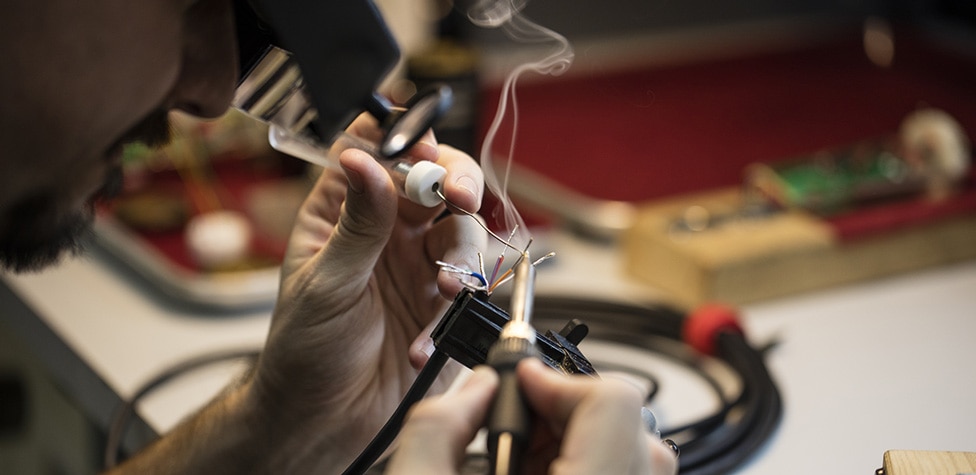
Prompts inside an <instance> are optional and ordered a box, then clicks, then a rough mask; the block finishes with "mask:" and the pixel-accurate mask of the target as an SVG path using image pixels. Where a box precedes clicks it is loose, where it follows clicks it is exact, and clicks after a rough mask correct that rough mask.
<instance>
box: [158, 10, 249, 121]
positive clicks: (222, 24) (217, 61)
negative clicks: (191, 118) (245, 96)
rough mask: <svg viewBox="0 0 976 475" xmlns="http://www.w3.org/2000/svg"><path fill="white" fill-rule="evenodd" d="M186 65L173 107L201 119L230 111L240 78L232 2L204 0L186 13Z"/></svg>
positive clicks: (176, 87) (177, 84) (179, 81)
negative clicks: (228, 109)
mask: <svg viewBox="0 0 976 475" xmlns="http://www.w3.org/2000/svg"><path fill="white" fill-rule="evenodd" d="M185 15H186V18H185V25H184V26H185V28H186V29H185V30H184V34H183V62H182V65H181V70H180V76H179V79H178V81H177V83H176V86H175V87H174V89H173V93H172V104H173V107H175V108H177V109H180V110H183V111H185V112H187V113H189V114H193V115H196V116H200V117H206V118H213V117H218V116H220V115H222V114H224V112H226V111H227V107H228V106H229V105H230V101H231V99H232V98H233V95H234V88H235V86H236V83H237V77H238V64H237V41H236V38H235V34H234V31H235V29H234V15H233V10H232V6H231V2H230V0H201V1H199V2H197V3H196V4H194V5H193V6H192V7H190V9H189V10H187V12H186V14H185Z"/></svg>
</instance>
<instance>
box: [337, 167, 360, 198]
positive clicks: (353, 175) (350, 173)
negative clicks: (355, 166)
mask: <svg viewBox="0 0 976 475" xmlns="http://www.w3.org/2000/svg"><path fill="white" fill-rule="evenodd" d="M342 170H343V171H344V172H345V173H346V181H347V182H348V183H349V189H351V190H352V191H354V192H356V193H362V192H363V189H364V188H365V184H364V181H363V177H362V175H360V174H359V172H357V171H355V170H352V169H349V168H346V167H342Z"/></svg>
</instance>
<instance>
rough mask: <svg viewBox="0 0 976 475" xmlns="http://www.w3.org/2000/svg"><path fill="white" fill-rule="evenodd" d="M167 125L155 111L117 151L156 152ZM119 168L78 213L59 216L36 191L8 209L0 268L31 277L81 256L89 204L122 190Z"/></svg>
mask: <svg viewBox="0 0 976 475" xmlns="http://www.w3.org/2000/svg"><path fill="white" fill-rule="evenodd" d="M169 138H170V125H169V120H168V117H167V114H166V112H165V111H157V112H154V113H153V114H150V115H149V116H147V117H146V118H145V119H144V120H143V121H141V122H140V123H139V124H137V125H136V126H135V127H133V128H132V129H131V130H130V131H129V132H127V133H126V134H125V135H124V136H123V137H122V138H121V139H120V140H119V141H118V142H117V144H116V145H117V146H122V145H124V144H127V143H132V142H143V143H145V144H146V145H148V146H151V147H153V146H160V145H163V144H165V143H166V142H168V141H169ZM122 181H123V175H122V168H121V167H118V166H117V167H111V168H110V169H109V171H108V173H107V174H106V177H105V181H104V183H103V185H102V186H101V188H99V190H98V191H97V192H96V194H95V195H94V196H93V197H92V199H90V200H88V201H87V202H85V203H84V204H83V205H82V206H81V207H80V209H78V208H72V209H70V210H65V209H63V208H62V207H61V206H63V204H62V203H60V202H59V201H58V200H57V197H58V196H59V195H58V194H57V193H56V192H50V191H48V190H44V191H39V192H37V193H36V194H34V195H31V196H29V197H27V198H25V199H22V200H20V201H18V202H16V203H13V204H12V205H11V206H10V207H9V208H8V210H7V211H6V212H5V213H4V215H2V216H0V268H6V269H10V270H13V271H15V272H24V271H35V270H39V269H41V268H43V267H46V266H48V265H50V264H54V263H56V262H58V260H59V259H60V258H61V256H62V255H64V254H65V253H70V254H72V255H77V254H79V253H80V252H81V251H83V250H84V243H85V242H86V239H85V237H86V236H87V235H89V234H91V229H92V224H93V223H94V220H95V202H96V201H98V200H102V199H108V198H111V197H113V196H115V195H117V194H118V193H119V192H120V191H121V190H122Z"/></svg>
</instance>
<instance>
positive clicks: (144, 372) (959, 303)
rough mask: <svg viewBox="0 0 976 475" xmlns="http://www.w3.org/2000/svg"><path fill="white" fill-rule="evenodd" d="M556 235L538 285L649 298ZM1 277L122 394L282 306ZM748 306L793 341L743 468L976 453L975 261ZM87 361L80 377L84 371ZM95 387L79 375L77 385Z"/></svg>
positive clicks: (785, 343)
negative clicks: (773, 405)
mask: <svg viewBox="0 0 976 475" xmlns="http://www.w3.org/2000/svg"><path fill="white" fill-rule="evenodd" d="M543 242H545V245H546V246H548V247H550V248H552V249H555V250H557V251H559V253H560V254H559V258H558V260H554V262H552V263H551V264H548V265H547V267H546V268H545V269H543V270H541V271H540V272H539V275H538V280H537V282H538V285H537V290H538V291H539V292H540V293H564V292H565V293H575V294H579V293H584V294H596V295H602V296H621V297H632V296H634V295H636V294H637V293H643V294H644V295H645V296H646V295H647V293H646V291H645V290H644V289H643V288H642V287H640V286H637V285H635V284H633V283H631V282H628V281H627V280H626V279H625V278H624V277H622V276H621V274H620V272H619V270H618V268H619V265H618V264H619V263H618V259H617V258H618V256H617V254H616V251H615V250H614V249H613V248H609V247H606V246H601V245H592V244H585V243H582V242H580V241H577V240H575V239H572V238H569V237H567V236H562V235H558V234H557V235H553V236H550V237H549V238H547V239H545V240H544V241H543ZM541 245H542V244H540V245H539V246H541ZM536 247H537V248H539V247H538V246H536ZM3 281H4V282H5V283H6V285H7V286H9V288H10V289H11V290H12V291H13V293H12V294H11V293H9V292H8V293H7V294H6V295H5V296H4V302H0V303H2V304H3V305H4V307H3V308H4V318H6V317H7V314H8V313H9V312H7V304H8V302H7V301H6V300H8V299H10V297H11V296H12V295H15V296H16V298H15V299H14V300H16V299H17V298H19V299H20V300H22V301H23V302H24V303H25V304H26V307H27V308H28V309H29V310H30V312H29V313H30V316H29V317H27V318H36V319H37V320H38V321H40V322H42V323H43V324H44V325H46V327H48V328H49V329H50V330H51V332H52V333H53V334H54V335H55V336H56V337H57V339H59V340H60V341H62V342H63V343H64V344H65V346H66V347H67V349H68V350H69V351H68V352H64V351H63V350H62V351H61V352H60V353H58V352H56V351H55V352H54V353H53V354H52V356H51V357H49V358H47V359H48V364H49V365H52V366H58V365H59V361H60V360H58V359H57V358H62V359H71V358H73V357H74V356H77V358H78V360H79V361H81V362H82V363H83V365H84V366H85V367H87V368H90V370H91V371H93V372H94V375H96V376H98V377H99V378H101V380H102V381H103V382H104V383H105V386H107V387H108V389H110V390H111V392H114V393H115V394H116V395H117V396H121V397H127V396H129V395H131V394H132V393H133V392H134V391H135V390H136V388H138V387H139V386H140V385H141V384H142V383H143V382H144V381H145V380H146V379H147V378H149V377H151V376H153V375H155V374H156V372H157V371H160V370H162V369H164V368H166V367H168V366H170V365H172V364H174V363H176V362H178V361H181V360H183V359H186V358H188V357H190V356H195V355H197V354H201V353H206V352H209V351H213V350H217V349H230V348H242V347H255V348H256V347H258V346H259V345H260V344H261V343H262V341H263V339H264V336H265V334H266V331H267V326H268V317H269V315H270V305H269V306H268V307H263V308H257V309H252V310H246V311H234V312H212V311H206V310H203V309H199V308H192V307H190V306H185V305H180V304H179V303H176V302H173V301H172V300H169V299H166V298H163V297H161V296H159V295H157V294H156V293H155V292H154V290H153V289H152V288H151V287H149V286H148V285H147V284H146V283H145V282H143V281H141V280H139V279H138V278H136V277H135V276H134V275H133V274H131V273H129V272H127V271H125V270H124V269H122V268H120V267H119V266H118V265H117V264H113V263H111V262H108V261H106V260H105V259H103V258H99V257H98V256H97V255H96V257H94V258H91V259H87V260H74V261H70V262H67V263H65V264H64V265H62V266H60V267H58V268H56V269H51V270H48V271H45V272H43V273H40V274H33V275H20V276H10V275H6V276H4V277H3ZM21 313H27V312H21ZM743 313H744V319H745V321H744V324H745V327H746V329H747V330H748V333H749V335H750V338H752V339H753V340H754V341H756V342H762V341H765V340H768V339H771V338H778V339H779V340H780V341H781V344H780V345H779V346H778V347H776V348H775V349H774V350H773V351H772V352H771V353H770V354H769V358H768V364H769V367H770V370H771V372H772V374H773V377H774V378H775V380H776V382H777V383H778V384H779V387H780V390H781V392H782V395H783V400H784V405H785V413H784V417H783V419H782V423H781V425H780V428H779V430H778V431H777V432H776V434H775V435H774V437H773V439H772V440H771V441H770V442H769V443H768V444H767V446H766V448H765V449H764V450H763V452H761V453H760V454H759V455H758V457H756V458H755V459H754V460H753V462H751V463H750V464H749V465H747V466H746V467H744V468H743V469H742V470H741V471H740V472H741V473H745V474H777V475H778V474H783V473H791V474H803V473H852V474H855V473H861V474H866V473H873V470H874V469H875V468H878V467H880V465H881V461H882V455H883V453H884V451H885V450H888V449H931V450H965V451H976V369H974V362H976V262H967V263H962V264H957V265H952V266H947V267H941V268H937V269H931V270H927V271H922V272H917V273H912V274H907V275H902V276H897V277H893V278H887V279H883V280H877V281H872V282H868V283H863V284H859V285H853V286H848V287H843V288H837V289H832V290H826V291H820V292H816V293H808V294H804V295H800V296H796V297H790V298H784V299H780V300H776V301H770V302H765V303H762V304H755V305H749V306H747V307H745V308H744V309H743ZM21 318H22V317H21ZM18 326H19V328H22V329H23V328H27V329H30V328H33V330H30V331H40V330H38V328H43V326H37V325H33V326H32V325H30V324H25V322H21V324H20V325H18ZM31 341H33V340H31ZM38 350H39V351H40V352H41V353H44V352H46V351H49V350H48V349H46V348H39V349H38ZM50 351H53V350H50ZM241 368H242V365H241V364H235V365H223V366H219V367H215V368H212V369H208V370H205V371H202V372H199V373H195V374H194V375H191V376H188V377H186V378H183V379H181V380H179V381H177V382H175V383H174V384H172V385H170V386H167V387H165V388H163V389H162V390H161V391H160V392H159V393H158V394H155V395H153V396H152V397H151V398H149V399H147V400H146V403H145V404H143V405H142V406H141V408H140V413H141V415H142V417H143V419H144V420H145V421H146V422H147V423H148V425H149V426H150V427H151V428H152V429H155V430H156V431H159V432H164V431H166V430H168V429H169V428H171V427H172V426H173V425H174V424H175V423H176V422H177V421H178V420H179V419H180V418H182V417H184V416H185V415H186V414H188V413H191V412H192V411H194V410H195V409H196V408H197V407H199V406H200V405H201V404H203V403H204V402H205V401H206V400H207V399H209V398H210V397H211V396H212V395H213V394H214V393H216V392H217V391H218V390H219V389H220V388H221V387H222V386H223V385H224V384H226V383H227V382H228V381H229V380H230V379H232V378H233V377H235V376H236V375H237V374H238V373H239V372H240V370H241ZM55 370H56V368H55ZM84 371H88V370H87V369H85V368H82V369H74V370H71V371H70V372H71V373H72V375H69V377H76V378H83V377H84V375H83V374H81V373H83V372H84ZM62 372H64V371H63V368H62ZM79 372H81V373H79ZM69 386H71V385H70V384H69ZM87 386H90V385H86V384H76V385H74V387H76V388H77V391H79V392H81V391H85V388H86V387H87ZM94 392H95V393H97V394H95V395H92V394H76V395H75V396H76V397H77V398H78V400H79V401H82V404H83V405H87V406H88V407H87V410H89V411H101V412H105V408H106V407H111V404H114V403H116V402H117V399H114V400H109V401H102V400H97V401H95V400H93V399H92V398H96V397H97V398H101V399H105V391H104V388H103V391H101V393H99V392H98V391H94ZM108 399H112V398H108ZM686 400H687V401H689V402H688V403H687V404H694V403H695V401H697V400H698V399H696V398H694V397H691V398H687V399H686ZM671 404H674V403H671ZM679 404H680V403H679ZM107 417H108V415H106V414H96V415H95V420H99V421H104V420H107ZM665 419H666V416H665ZM665 422H666V421H665Z"/></svg>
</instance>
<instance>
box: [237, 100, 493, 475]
mask: <svg viewBox="0 0 976 475" xmlns="http://www.w3.org/2000/svg"><path fill="white" fill-rule="evenodd" d="M348 132H349V133H352V134H353V135H357V136H360V137H363V138H367V139H370V138H374V136H375V134H376V133H377V130H376V128H375V123H374V122H373V121H372V120H371V119H370V118H368V117H365V116H363V117H360V118H359V119H357V120H356V122H354V124H353V125H352V126H351V127H350V129H349V130H348ZM409 156H410V157H411V158H414V159H422V160H432V161H436V162H437V163H438V164H439V165H441V166H443V167H444V168H446V169H447V172H448V173H447V177H446V179H445V181H444V190H443V192H444V194H445V195H446V197H447V198H448V199H449V200H450V201H451V203H453V204H456V205H458V206H460V207H462V208H464V209H466V210H470V211H474V210H477V208H478V207H479V206H480V203H481V196H482V192H483V175H482V173H481V170H480V168H479V167H478V166H477V164H476V163H475V162H474V160H473V159H472V158H471V157H469V156H468V155H466V154H464V153H462V152H460V151H458V150H456V149H453V148H451V147H448V146H444V145H436V144H435V142H434V138H433V134H428V135H427V136H426V137H425V138H424V139H422V140H421V142H420V143H418V144H417V145H415V146H414V147H413V148H412V149H411V150H410V151H409ZM340 164H341V167H342V171H338V170H329V169H326V170H325V171H324V172H323V174H322V176H321V177H320V178H319V180H318V182H317V183H316V185H315V187H314V189H313V190H312V191H311V192H310V194H309V196H308V198H307V200H306V201H305V203H304V204H303V205H302V207H301V209H300V210H299V212H298V215H297V218H296V224H295V228H294V230H293V232H292V236H291V239H290V241H289V246H288V251H287V253H286V255H285V259H284V262H283V263H282V271H281V284H280V289H279V298H278V302H277V305H276V307H275V311H274V315H273V318H272V322H271V328H270V332H269V335H268V340H267V344H266V347H265V349H264V351H263V353H262V355H261V358H260V360H259V362H258V364H257V366H256V372H255V375H254V377H253V379H252V381H253V382H252V383H251V384H252V385H253V387H254V390H253V393H254V394H255V397H256V398H257V403H256V406H257V407H258V408H259V409H268V410H273V411H276V412H274V413H273V414H271V413H268V411H267V410H265V411H264V413H265V417H268V418H272V419H273V420H271V421H269V424H273V425H274V427H273V430H274V432H275V433H274V434H269V440H273V441H275V443H278V444H282V445H283V446H284V447H286V448H283V449H282V451H281V452H282V455H284V454H285V453H288V454H289V455H287V457H289V459H288V462H289V463H299V462H298V461H299V460H304V461H303V462H301V463H304V465H302V467H303V468H319V469H325V470H326V471H329V469H332V470H335V469H340V470H341V469H342V468H344V467H345V466H346V465H347V464H348V463H349V462H350V461H351V460H352V459H353V458H354V457H355V455H357V454H358V452H359V451H360V450H361V449H362V448H363V447H365V445H366V443H367V442H368V441H369V440H370V439H371V438H372V436H373V435H374V434H375V433H376V432H377V431H378V429H379V428H380V426H381V425H382V424H383V423H384V422H385V421H386V419H387V417H388V416H389V415H390V414H391V413H392V412H393V409H394V408H395V407H396V405H397V404H398V403H399V401H400V399H401V398H402V396H403V394H404V393H405V392H406V390H407V388H408V387H409V386H410V384H411V383H412V382H413V380H414V378H415V377H416V375H417V370H418V369H419V368H421V367H422V366H423V364H424V363H425V362H426V360H427V357H428V356H429V351H430V350H429V349H428V348H432V343H430V338H429V333H430V327H431V326H432V322H433V321H434V320H435V319H436V318H437V317H439V316H440V315H441V314H442V313H443V312H444V310H445V309H446V308H447V305H448V303H449V300H447V298H453V297H454V295H455V294H456V293H457V292H458V291H460V289H461V284H460V283H459V282H458V281H457V279H456V277H454V276H451V275H446V274H444V273H440V272H439V266H437V265H436V264H435V261H436V260H443V261H447V262H451V263H454V264H457V265H459V266H462V267H467V268H476V266H477V265H478V260H477V253H478V251H479V250H481V249H483V248H484V247H485V245H486V242H485V241H486V237H485V233H484V231H483V230H481V228H479V227H478V225H477V223H475V222H474V221H473V220H472V219H471V218H469V217H466V216H458V215H453V216H449V217H447V218H444V219H437V220H436V222H435V218H437V217H438V216H439V215H440V214H441V213H442V212H443V210H444V205H440V206H437V207H434V208H424V207H422V206H420V205H417V204H414V203H411V202H409V201H407V200H406V199H403V198H400V197H399V196H398V193H397V191H396V189H395V188H394V185H393V182H392V181H391V179H390V177H389V174H388V172H387V171H386V169H384V168H383V167H381V166H380V165H379V164H378V163H377V162H376V160H374V159H373V158H371V157H370V156H369V155H367V154H366V153H365V152H362V151H360V150H355V149H348V150H345V151H343V152H342V153H341V155H340ZM449 373H450V371H448V372H446V373H445V375H444V377H445V378H446V377H448V376H449ZM440 387H444V385H443V384H440ZM433 390H435V391H436V390H437V387H435V388H433ZM296 446H297V447H298V452H297V453H296V452H294V451H293V450H294V449H295V447H296ZM302 457H308V459H302Z"/></svg>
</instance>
